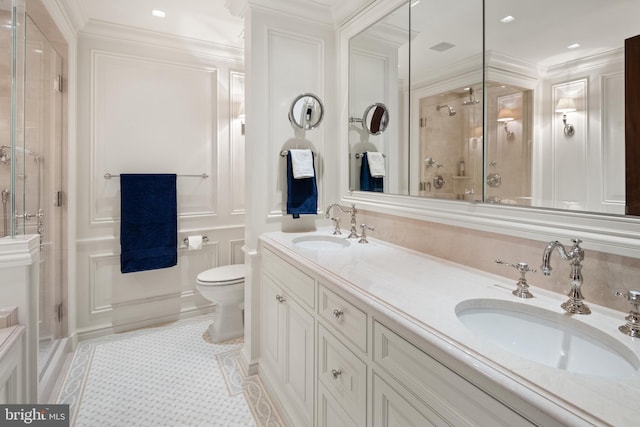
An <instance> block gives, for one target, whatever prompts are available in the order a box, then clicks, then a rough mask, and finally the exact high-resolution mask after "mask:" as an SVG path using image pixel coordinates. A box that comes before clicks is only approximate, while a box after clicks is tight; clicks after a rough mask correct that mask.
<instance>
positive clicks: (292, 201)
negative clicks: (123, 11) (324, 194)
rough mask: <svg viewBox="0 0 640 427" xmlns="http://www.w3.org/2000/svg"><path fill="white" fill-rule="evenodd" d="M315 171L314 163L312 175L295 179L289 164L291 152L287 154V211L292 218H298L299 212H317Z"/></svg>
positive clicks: (314, 213)
mask: <svg viewBox="0 0 640 427" xmlns="http://www.w3.org/2000/svg"><path fill="white" fill-rule="evenodd" d="M315 171H316V166H315V164H314V165H313V175H314V176H312V177H311V178H299V179H295V178H294V177H293V167H292V166H291V153H289V154H287V213H288V214H291V215H293V217H294V218H300V215H301V214H312V215H317V214H318V187H317V186H316V177H315V175H316V173H315Z"/></svg>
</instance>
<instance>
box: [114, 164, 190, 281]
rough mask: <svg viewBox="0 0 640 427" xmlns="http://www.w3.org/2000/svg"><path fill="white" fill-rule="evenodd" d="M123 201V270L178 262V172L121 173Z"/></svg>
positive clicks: (159, 266) (131, 270) (141, 268)
mask: <svg viewBox="0 0 640 427" xmlns="http://www.w3.org/2000/svg"><path fill="white" fill-rule="evenodd" d="M120 201H121V209H122V213H121V219H120V251H121V252H120V271H121V272H122V273H132V272H134V271H145V270H155V269H159V268H167V267H173V266H174V265H176V264H177V263H178V207H177V197H176V175H175V174H121V175H120Z"/></svg>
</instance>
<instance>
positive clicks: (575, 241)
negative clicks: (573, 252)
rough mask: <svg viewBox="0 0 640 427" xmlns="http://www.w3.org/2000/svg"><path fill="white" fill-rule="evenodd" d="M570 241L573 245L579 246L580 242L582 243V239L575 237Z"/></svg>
mask: <svg viewBox="0 0 640 427" xmlns="http://www.w3.org/2000/svg"><path fill="white" fill-rule="evenodd" d="M571 243H573V246H580V243H582V240H580V239H578V238H577V237H574V238H573V239H571Z"/></svg>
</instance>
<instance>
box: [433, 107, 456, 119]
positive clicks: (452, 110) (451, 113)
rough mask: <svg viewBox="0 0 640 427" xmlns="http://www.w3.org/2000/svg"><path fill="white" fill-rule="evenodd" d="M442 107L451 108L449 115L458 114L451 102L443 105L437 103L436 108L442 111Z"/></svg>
mask: <svg viewBox="0 0 640 427" xmlns="http://www.w3.org/2000/svg"><path fill="white" fill-rule="evenodd" d="M442 108H448V109H449V116H450V117H451V116H455V115H456V110H454V109H453V107H452V106H450V105H449V104H442V105H437V106H436V110H438V111H440V110H441V109H442Z"/></svg>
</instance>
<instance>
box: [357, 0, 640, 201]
mask: <svg viewBox="0 0 640 427" xmlns="http://www.w3.org/2000/svg"><path fill="white" fill-rule="evenodd" d="M483 4H484V14H483ZM411 6H413V7H411ZM462 9H464V10H465V13H464V14H460V13H459V11H460V10H462ZM408 10H410V11H411V13H410V14H409V13H408ZM549 11H553V13H549ZM409 15H410V18H409ZM639 15H640V2H639V1H614V2H612V1H605V0H566V1H563V2H561V4H560V3H558V2H557V1H555V0H540V1H536V2H513V1H510V0H485V1H484V2H483V1H482V0H461V1H459V2H455V4H452V3H451V2H448V3H447V2H425V1H422V2H415V1H414V2H411V5H409V4H405V5H404V6H402V7H401V8H400V9H397V10H396V11H394V12H393V13H391V14H389V15H388V16H386V17H384V18H383V19H381V20H380V21H378V22H377V23H375V24H374V25H372V26H371V27H369V28H367V29H366V30H365V31H363V32H361V33H359V34H357V35H356V36H355V37H353V38H352V39H351V40H350V43H349V58H350V70H349V71H350V74H349V85H350V86H349V108H350V111H349V112H350V113H351V115H354V113H355V112H358V111H362V109H363V108H364V107H365V106H366V105H369V104H370V103H371V102H372V101H373V100H382V101H383V102H384V103H385V104H386V105H387V106H388V109H389V114H390V118H391V121H390V126H389V131H387V132H385V134H384V136H385V137H386V140H385V141H384V142H383V141H376V140H375V139H367V135H363V136H361V135H359V134H356V132H358V130H357V129H354V128H355V127H354V126H351V127H350V135H349V143H350V150H351V151H350V152H351V154H353V153H354V152H363V151H368V150H371V151H385V150H389V146H394V147H398V151H397V152H393V151H386V154H387V158H388V161H387V165H388V171H387V172H388V173H387V176H386V180H387V183H385V188H384V190H385V192H389V193H395V194H409V195H413V196H422V197H438V198H446V199H459V200H472V201H485V202H492V203H501V204H518V205H521V206H532V207H543V208H552V209H570V210H580V211H589V212H602V213H609V214H624V212H625V167H624V162H625V134H624V130H625V129H624V123H625V121H624V114H625V112H624V72H625V70H624V41H625V39H627V38H630V37H633V36H635V35H637V34H638V33H639V32H640V28H639V27H638V25H637V22H636V20H637V19H636V17H637V16H639ZM483 16H484V22H483ZM566 16H571V17H572V18H571V22H570V23H568V21H567V20H566V19H565V17H566ZM540 22H544V23H545V25H544V27H541V26H540V24H539V23H540ZM607 23H612V25H609V24H607ZM603 26H606V28H604V27H603ZM594 28H598V29H602V31H600V30H598V31H594ZM394 36H395V37H394ZM483 38H484V39H485V48H484V49H483V46H482V40H483ZM409 52H410V53H411V54H410V55H409ZM409 58H410V59H411V61H410V62H409ZM385 79H386V80H385ZM409 84H410V88H409ZM465 89H466V90H465ZM392 100H396V101H397V102H395V103H393V102H392ZM474 101H481V102H478V103H474ZM409 116H410V117H409ZM405 126H406V127H405ZM358 138H360V139H358ZM389 141H393V144H389ZM636 143H637V142H636ZM357 144H361V145H364V148H366V149H359V150H354V146H356V145H357ZM405 162H406V163H405ZM359 168H360V164H359V163H357V162H356V161H355V160H354V157H353V155H352V156H351V164H350V169H351V176H350V178H351V188H352V189H354V190H358V189H359V187H358V185H357V179H358V178H357V172H358V171H359ZM629 169H630V170H628V171H627V173H629V174H633V173H640V172H637V168H629ZM627 182H629V180H628V177H627ZM391 183H393V185H387V184H391ZM436 184H437V185H438V187H439V188H436Z"/></svg>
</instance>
